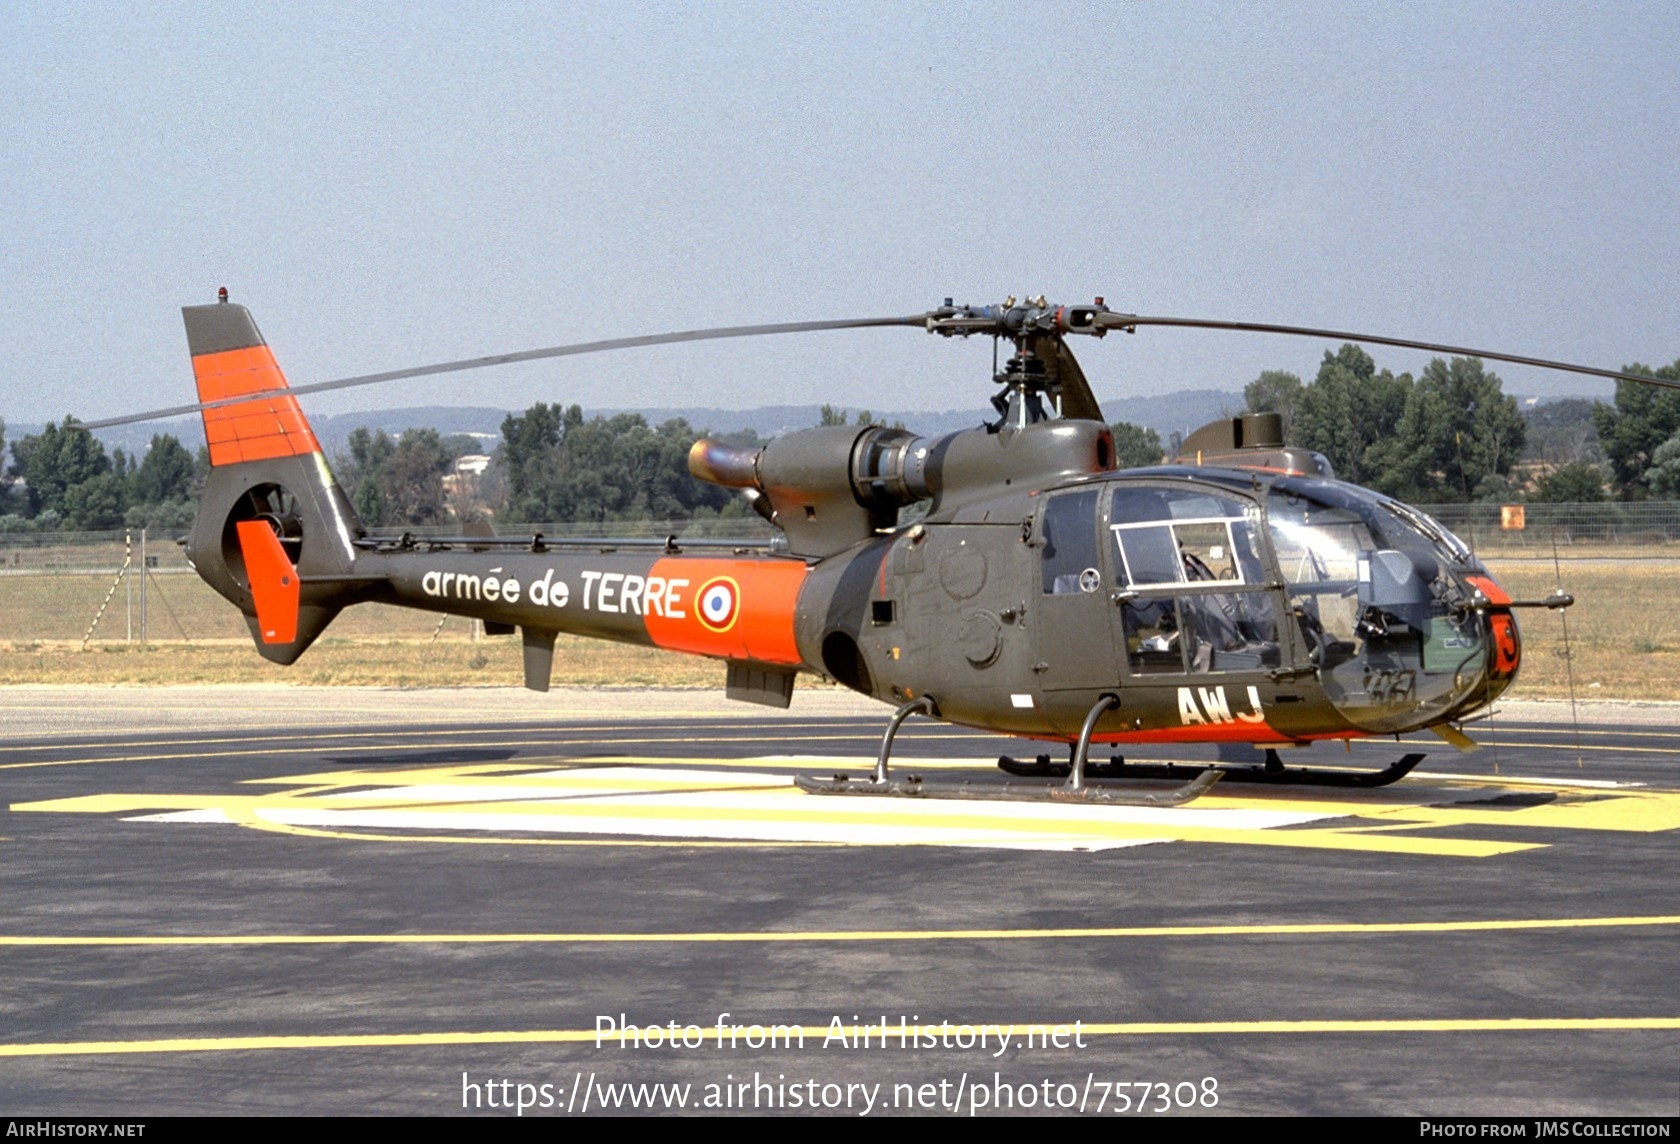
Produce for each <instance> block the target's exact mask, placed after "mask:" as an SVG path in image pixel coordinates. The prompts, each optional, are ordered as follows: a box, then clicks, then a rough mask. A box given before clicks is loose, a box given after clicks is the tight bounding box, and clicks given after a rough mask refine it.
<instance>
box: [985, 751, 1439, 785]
mask: <svg viewBox="0 0 1680 1144" xmlns="http://www.w3.org/2000/svg"><path fill="white" fill-rule="evenodd" d="M1423 759H1424V756H1423V754H1422V753H1421V752H1418V753H1414V754H1409V755H1403V756H1401V757H1400V758H1399V759H1397V760H1395V761H1394V762H1392V763H1390V764H1389V765H1388V766H1386V767H1384V768H1383V769H1382V770H1380V771H1368V772H1359V771H1340V770H1337V771H1330V770H1325V769H1324V768H1322V767H1286V766H1284V765H1283V760H1282V759H1280V758H1278V753H1277V752H1276V751H1274V750H1270V749H1268V750H1267V751H1266V761H1265V762H1264V763H1262V764H1259V765H1256V766H1240V765H1232V764H1229V763H1220V764H1216V765H1212V766H1206V767H1185V766H1179V765H1178V764H1176V763H1128V762H1126V760H1125V759H1123V758H1121V757H1120V756H1119V755H1114V756H1112V757H1110V759H1109V760H1108V762H1107V763H1100V764H1095V765H1092V766H1088V767H1087V768H1086V771H1085V773H1086V774H1087V775H1089V776H1090V777H1092V778H1104V779H1174V780H1176V781H1179V782H1184V781H1186V780H1194V779H1196V778H1197V777H1199V776H1202V775H1206V774H1209V773H1215V772H1216V773H1218V774H1220V775H1222V776H1224V780H1225V781H1226V782H1228V783H1277V784H1281V785H1287V784H1299V785H1302V786H1337V787H1365V788H1370V787H1380V786H1387V785H1388V784H1389V783H1392V782H1397V781H1399V780H1400V779H1403V778H1405V777H1406V775H1407V774H1409V773H1410V772H1411V770H1412V768H1413V767H1415V766H1417V765H1418V764H1419V763H1421V762H1423ZM998 767H999V768H1000V769H1002V770H1003V771H1005V772H1007V773H1008V774H1012V775H1020V776H1022V777H1023V778H1062V777H1065V776H1066V775H1069V774H1071V773H1072V772H1073V765H1072V764H1071V763H1053V762H1051V761H1050V756H1049V755H1040V756H1038V758H1036V759H1034V760H1033V761H1032V762H1030V763H1024V762H1021V761H1020V760H1019V759H1011V758H1009V757H1008V756H1007V755H1005V756H1003V757H1001V758H999V759H998Z"/></svg>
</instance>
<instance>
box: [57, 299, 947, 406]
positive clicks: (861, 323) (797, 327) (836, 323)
mask: <svg viewBox="0 0 1680 1144" xmlns="http://www.w3.org/2000/svg"><path fill="white" fill-rule="evenodd" d="M926 324H927V315H926V314H911V315H908V316H905V317H899V318H839V319H834V320H830V321H826V322H772V323H770V324H768V325H762V326H718V327H715V328H713V329H707V330H678V331H676V332H675V333H669V334H638V335H636V336H635V337H630V338H607V339H604V340H602V341H595V342H573V343H571V344H569V345H563V346H549V347H548V348H546V349H540V350H521V351H519V352H518V353H511V354H491V355H490V356H488V357H477V358H463V359H462V360H460V361H446V362H439V363H437V364H436V365H421V366H414V367H412V368H410V369H393V370H387V371H385V372H384V373H364V374H359V375H357V376H355V377H341V378H338V379H336V380H334V381H317V382H314V383H313V384H310V385H296V386H293V387H292V388H291V390H290V392H291V393H292V394H293V395H294V396H297V395H301V394H306V393H324V392H326V391H327V390H330V389H350V388H351V387H353V386H358V385H374V384H377V383H379V382H382V381H402V380H404V379H405V378H413V377H431V376H433V375H434V374H440V373H459V372H461V371H463V370H469V369H484V368H485V367H487V366H492V365H510V364H512V363H514V362H522V361H539V360H541V359H543V358H557V357H575V356H576V355H578V354H595V353H603V352H605V351H607V350H628V349H639V348H641V347H643V346H664V345H672V344H674V343H677V342H704V341H712V340H715V339H717V338H753V337H759V336H761V335H764V334H804V333H811V332H813V331H817V330H853V329H864V328H867V327H871V326H925V325H926ZM251 398H252V395H251V394H244V395H242V396H239V397H226V398H222V399H220V400H218V401H204V402H199V403H197V404H194V405H175V406H171V407H170V408H168V409H154V410H152V411H150V412H148V413H131V414H129V415H127V416H124V417H107V418H105V419H104V420H101V421H84V422H82V423H81V424H80V426H79V427H80V428H82V429H105V428H108V427H110V426H112V425H129V424H132V423H134V422H136V421H155V420H157V419H158V418H160V417H180V416H183V415H185V414H188V413H198V412H201V411H202V410H205V409H219V408H220V407H222V406H224V405H238V404H239V403H240V402H242V401H250V400H251Z"/></svg>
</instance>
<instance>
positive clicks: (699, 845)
mask: <svg viewBox="0 0 1680 1144" xmlns="http://www.w3.org/2000/svg"><path fill="white" fill-rule="evenodd" d="M240 825H241V826H250V827H253V828H254V829H257V830H264V831H267V832H269V833H271V834H295V835H298V836H299V837H302V838H333V839H338V840H340V841H347V842H448V843H454V844H461V845H469V846H637V847H644V848H647V849H653V850H660V849H684V850H727V849H741V848H742V847H751V848H752V849H755V850H764V849H767V848H771V847H781V846H789V847H799V848H805V847H831V848H838V847H843V846H846V845H847V843H844V842H815V841H799V840H797V839H788V840H783V841H779V842H778V841H771V842H763V841H759V840H757V839H734V838H581V837H575V836H574V837H561V838H525V837H521V838H507V837H503V836H501V835H497V834H489V835H483V836H479V835H478V834H467V833H465V832H463V833H461V834H414V833H411V832H408V831H399V830H398V829H397V828H392V832H391V833H389V834H378V833H375V832H373V831H357V830H327V829H326V828H324V827H319V826H295V825H293V824H291V823H285V822H269V821H267V820H263V819H256V820H253V821H250V822H241V823H240ZM0 841H5V840H4V839H0ZM4 944H5V942H4V941H0V945H4Z"/></svg>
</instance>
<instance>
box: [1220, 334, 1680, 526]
mask: <svg viewBox="0 0 1680 1144" xmlns="http://www.w3.org/2000/svg"><path fill="white" fill-rule="evenodd" d="M1624 372H1626V373H1635V374H1643V375H1645V376H1649V377H1657V378H1664V379H1667V380H1670V381H1676V382H1680V361H1677V362H1675V363H1674V364H1673V365H1669V366H1664V367H1662V368H1660V369H1656V370H1653V369H1651V368H1650V367H1648V366H1643V365H1632V366H1628V367H1626V369H1625V370H1624ZM1243 397H1244V400H1245V402H1246V404H1247V408H1248V409H1249V410H1250V411H1251V412H1276V413H1279V414H1281V415H1282V416H1283V419H1284V436H1285V439H1286V440H1288V441H1289V442H1290V443H1292V444H1296V445H1301V446H1304V447H1306V448H1309V449H1316V450H1317V451H1319V452H1320V453H1323V454H1324V455H1325V456H1326V457H1328V458H1329V459H1330V462H1331V464H1333V465H1334V466H1335V468H1336V475H1337V476H1339V477H1341V478H1342V479H1343V480H1347V481H1352V482H1354V483H1355V484H1361V485H1367V486H1370V487H1372V488H1375V489H1378V490H1380V491H1382V492H1385V493H1388V494H1389V495H1390V496H1394V497H1397V498H1399V499H1401V500H1405V501H1413V502H1417V503H1423V504H1439V503H1447V502H1462V501H1515V500H1524V499H1534V500H1540V501H1595V500H1604V499H1606V498H1607V497H1608V496H1610V495H1615V496H1616V497H1618V498H1619V499H1623V500H1643V499H1646V498H1648V497H1652V496H1658V497H1673V496H1677V495H1680V391H1676V390H1673V389H1664V388H1659V387H1657V386H1648V385H1640V384H1638V383H1637V382H1619V383H1618V384H1617V386H1616V399H1615V403H1614V404H1612V405H1606V404H1603V403H1599V402H1591V403H1589V402H1585V401H1571V402H1559V403H1556V406H1555V407H1554V406H1541V407H1539V408H1538V409H1536V410H1535V411H1534V413H1533V414H1532V415H1531V416H1530V417H1526V418H1525V417H1524V416H1523V413H1522V411H1521V410H1520V409H1518V407H1517V403H1516V401H1515V399H1513V398H1512V397H1511V396H1509V395H1508V394H1506V393H1505V392H1504V390H1503V385H1502V383H1501V382H1500V379H1499V377H1498V375H1496V374H1494V373H1493V372H1492V371H1490V370H1488V369H1486V368H1485V367H1484V366H1483V364H1482V362H1481V361H1480V360H1479V359H1476V358H1453V359H1451V360H1450V361H1446V360H1442V359H1440V358H1436V359H1435V360H1433V361H1431V362H1430V363H1429V365H1428V367H1427V368H1425V369H1424V371H1423V373H1422V374H1421V375H1420V376H1419V377H1417V378H1413V377H1412V375H1411V374H1409V373H1401V374H1395V373H1393V372H1392V371H1391V370H1387V369H1382V370H1379V369H1378V368H1377V365H1376V362H1375V361H1374V360H1373V359H1372V358H1371V355H1370V354H1368V353H1366V352H1365V351H1364V350H1363V349H1361V348H1360V347H1358V346H1355V345H1344V346H1342V347H1341V348H1340V349H1339V350H1336V351H1335V352H1326V353H1325V355H1324V360H1323V362H1321V363H1320V365H1319V369H1318V375H1317V376H1316V377H1315V378H1314V379H1313V380H1312V382H1311V383H1310V384H1303V383H1302V381H1301V379H1300V378H1299V377H1297V376H1296V375H1294V374H1292V373H1285V372H1281V371H1268V372H1266V373H1262V374H1261V375H1260V376H1259V377H1258V378H1256V379H1255V380H1254V381H1252V382H1250V383H1249V384H1248V386H1247V387H1246V388H1245V389H1244V390H1243ZM1531 433H1535V434H1538V435H1540V437H1541V440H1540V442H1539V444H1540V445H1541V447H1540V448H1539V449H1538V450H1531V449H1528V448H1527V446H1528V443H1529V436H1530V434H1531ZM1536 453H1538V457H1537V458H1536V456H1535V454H1536ZM1525 460H1526V461H1527V462H1528V463H1526V464H1525Z"/></svg>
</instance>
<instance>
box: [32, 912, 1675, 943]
mask: <svg viewBox="0 0 1680 1144" xmlns="http://www.w3.org/2000/svg"><path fill="white" fill-rule="evenodd" d="M1674 925H1680V914H1653V915H1648V916H1638V915H1635V916H1629V917H1596V918H1593V917H1589V918H1480V919H1471V920H1468V921H1437V922H1280V923H1275V924H1264V923H1256V924H1248V925H1200V926H1170V925H1169V926H1089V927H1070V928H1060V929H948V930H785V931H778V930H770V931H750V932H744V931H739V930H714V931H709V932H708V931H697V932H690V933H684V932H674V933H500V934H496V933H491V934H475V933H430V934H427V933H415V934H408V933H400V934H144V935H142V934H130V935H110V936H81V935H40V936H35V935H28V934H14V935H8V936H0V947H4V946H169V945H183V946H231V945H240V946H244V945H506V944H558V943H568V944H579V945H584V944H588V945H602V944H605V945H654V944H682V945H687V944H696V943H753V944H760V943H767V944H775V943H812V944H827V943H830V942H862V941H869V942H881V941H1054V940H1064V939H1069V938H1074V939H1093V938H1161V937H1174V938H1176V937H1316V936H1321V935H1325V934H1345V935H1350V936H1354V937H1367V936H1372V937H1374V936H1382V935H1388V934H1435V933H1485V932H1509V931H1513V930H1556V929H1625V928H1637V927H1653V926H1674Z"/></svg>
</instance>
